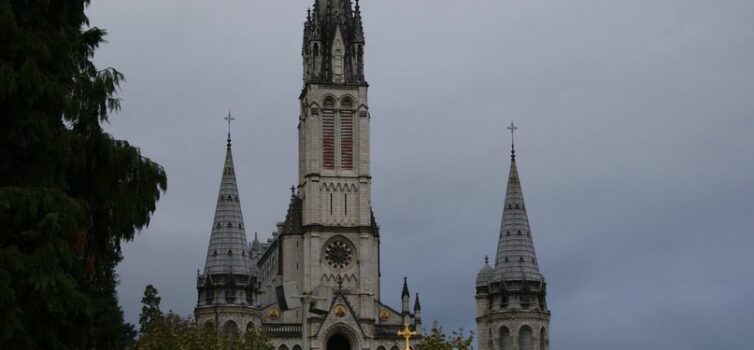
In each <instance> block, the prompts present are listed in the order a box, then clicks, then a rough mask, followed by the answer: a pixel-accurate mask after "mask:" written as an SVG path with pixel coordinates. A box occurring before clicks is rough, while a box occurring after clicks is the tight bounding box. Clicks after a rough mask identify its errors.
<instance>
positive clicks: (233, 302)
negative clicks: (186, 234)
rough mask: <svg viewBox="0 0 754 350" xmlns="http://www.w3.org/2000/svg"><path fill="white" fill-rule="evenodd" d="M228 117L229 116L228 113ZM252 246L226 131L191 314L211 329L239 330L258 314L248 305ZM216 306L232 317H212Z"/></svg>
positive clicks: (252, 298) (253, 293) (252, 291)
mask: <svg viewBox="0 0 754 350" xmlns="http://www.w3.org/2000/svg"><path fill="white" fill-rule="evenodd" d="M228 119H231V118H230V116H228ZM255 242H256V241H255ZM256 243H257V244H258V242H256ZM253 246H254V245H253V244H252V246H251V247H250V246H249V244H248V243H247V240H246V231H245V227H244V221H243V215H242V212H241V199H240V196H239V194H238V184H237V182H236V173H235V168H234V166H233V152H232V147H231V140H230V133H228V142H227V148H226V153H225V164H224V165H223V171H222V178H221V181H220V191H219V194H218V196H217V204H216V207H215V218H214V220H213V222H212V230H211V233H210V239H209V246H208V249H207V257H206V260H205V264H204V273H203V274H200V275H199V276H198V277H197V290H198V293H199V298H198V302H197V307H196V310H195V314H196V319H197V321H198V322H199V323H200V324H202V325H205V326H212V327H213V328H215V327H218V326H222V327H223V328H222V329H223V330H224V331H226V332H229V333H240V329H246V328H241V327H246V326H248V325H249V324H253V323H254V320H253V319H254V318H255V317H257V314H258V313H257V312H256V311H253V310H252V309H251V307H252V305H254V304H255V302H256V297H257V293H258V291H257V273H256V267H255V266H254V264H253V262H252V250H253ZM218 308H220V309H223V310H229V309H237V310H236V312H234V314H235V316H234V317H231V318H228V319H222V320H220V319H216V317H214V316H212V315H213V313H214V311H213V310H215V309H218ZM226 316H227V314H226ZM257 323H259V322H257ZM216 329H219V328H216Z"/></svg>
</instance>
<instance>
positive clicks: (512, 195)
mask: <svg viewBox="0 0 754 350" xmlns="http://www.w3.org/2000/svg"><path fill="white" fill-rule="evenodd" d="M517 129H518V128H517V127H516V126H515V125H514V124H513V123H511V125H510V126H509V127H508V130H510V131H511V165H510V172H509V174H508V186H507V189H506V193H505V202H504V204H503V218H502V222H501V224H500V238H499V241H498V247H497V254H496V256H495V277H494V278H495V279H496V280H498V279H503V280H530V281H532V280H533V281H541V280H542V275H541V274H540V272H539V267H538V265H537V256H536V252H535V251H534V241H533V240H532V234H531V228H530V227H529V218H528V215H527V213H526V205H525V204H524V195H523V191H522V189H521V182H520V181H519V175H518V167H517V166H516V156H515V149H514V147H515V144H514V143H513V140H512V138H513V135H514V132H515V131H516V130H517Z"/></svg>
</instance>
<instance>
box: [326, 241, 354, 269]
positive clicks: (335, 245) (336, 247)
mask: <svg viewBox="0 0 754 350" xmlns="http://www.w3.org/2000/svg"><path fill="white" fill-rule="evenodd" d="M352 259H353V249H352V248H351V246H350V245H349V244H348V243H346V242H344V241H340V240H337V241H332V242H330V244H328V245H327V247H325V260H327V265H330V267H332V268H336V269H344V268H347V267H348V266H350V265H351V260H352Z"/></svg>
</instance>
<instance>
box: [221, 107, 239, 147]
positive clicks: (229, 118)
mask: <svg viewBox="0 0 754 350" xmlns="http://www.w3.org/2000/svg"><path fill="white" fill-rule="evenodd" d="M223 119H225V120H227V121H228V148H230V123H231V122H232V121H234V120H236V118H233V116H231V115H230V110H228V116H227V117H225V118H223Z"/></svg>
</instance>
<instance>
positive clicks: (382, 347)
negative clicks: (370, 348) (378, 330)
mask: <svg viewBox="0 0 754 350" xmlns="http://www.w3.org/2000/svg"><path fill="white" fill-rule="evenodd" d="M377 350H386V349H385V347H384V346H382V345H380V346H378V347H377Z"/></svg>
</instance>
